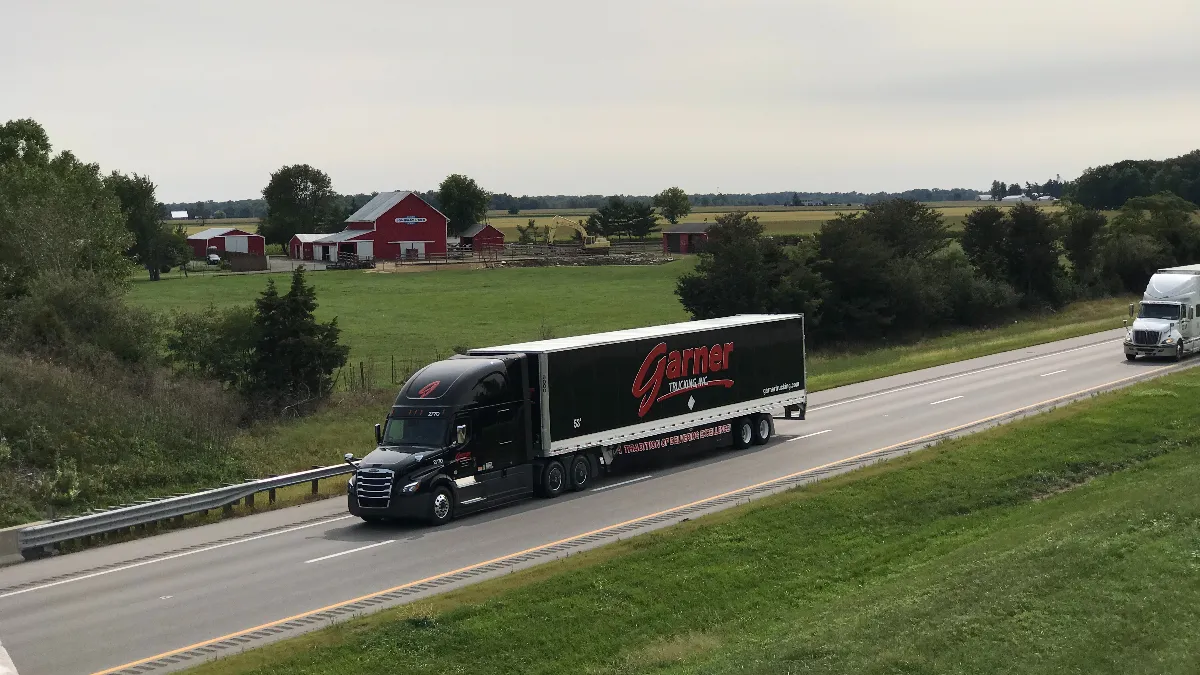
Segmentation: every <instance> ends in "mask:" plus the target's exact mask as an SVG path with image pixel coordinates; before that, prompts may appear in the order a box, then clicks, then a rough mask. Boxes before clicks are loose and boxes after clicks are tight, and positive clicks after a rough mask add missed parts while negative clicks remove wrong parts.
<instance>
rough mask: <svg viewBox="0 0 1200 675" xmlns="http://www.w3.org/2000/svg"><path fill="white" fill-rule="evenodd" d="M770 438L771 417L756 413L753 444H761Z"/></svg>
mask: <svg viewBox="0 0 1200 675" xmlns="http://www.w3.org/2000/svg"><path fill="white" fill-rule="evenodd" d="M769 440H771V418H770V417H769V416H767V415H758V416H756V418H755V420H754V444H755V445H762V444H764V443H766V442H767V441H769Z"/></svg>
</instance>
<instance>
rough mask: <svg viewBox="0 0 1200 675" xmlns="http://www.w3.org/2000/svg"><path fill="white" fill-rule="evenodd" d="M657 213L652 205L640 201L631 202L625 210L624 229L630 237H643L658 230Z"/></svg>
mask: <svg viewBox="0 0 1200 675" xmlns="http://www.w3.org/2000/svg"><path fill="white" fill-rule="evenodd" d="M657 223H658V215H657V214H656V213H654V207H653V206H651V205H650V204H646V203H642V202H633V203H631V204H629V205H628V207H627V210H626V229H625V231H626V232H627V233H628V234H629V236H630V237H637V238H638V239H645V238H646V237H648V236H650V235H651V234H653V233H655V232H658V231H659V227H658V224H657Z"/></svg>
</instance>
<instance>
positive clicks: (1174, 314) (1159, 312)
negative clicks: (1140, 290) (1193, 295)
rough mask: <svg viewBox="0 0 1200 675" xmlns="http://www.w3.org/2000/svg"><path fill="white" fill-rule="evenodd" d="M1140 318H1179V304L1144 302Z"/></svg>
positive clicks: (1139, 312)
mask: <svg viewBox="0 0 1200 675" xmlns="http://www.w3.org/2000/svg"><path fill="white" fill-rule="evenodd" d="M1138 318H1139V319H1178V318H1179V305H1166V304H1161V303H1153V302H1143V303H1142V308H1141V310H1140V311H1138Z"/></svg>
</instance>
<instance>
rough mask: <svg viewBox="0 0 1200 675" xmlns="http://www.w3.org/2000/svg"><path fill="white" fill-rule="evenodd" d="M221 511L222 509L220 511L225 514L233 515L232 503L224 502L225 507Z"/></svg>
mask: <svg viewBox="0 0 1200 675" xmlns="http://www.w3.org/2000/svg"><path fill="white" fill-rule="evenodd" d="M221 511H222V513H224V514H225V515H227V516H232V515H233V504H226V505H225V508H224V509H222V510H221Z"/></svg>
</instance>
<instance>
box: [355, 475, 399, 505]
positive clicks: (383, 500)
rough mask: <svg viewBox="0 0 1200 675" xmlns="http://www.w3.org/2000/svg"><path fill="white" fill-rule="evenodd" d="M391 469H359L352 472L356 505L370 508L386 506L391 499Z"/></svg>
mask: <svg viewBox="0 0 1200 675" xmlns="http://www.w3.org/2000/svg"><path fill="white" fill-rule="evenodd" d="M394 474H395V472H394V471H392V470H391V469H359V470H358V472H357V473H355V474H354V491H355V494H356V495H357V496H358V505H359V506H362V507H365V508H370V509H383V508H387V506H388V504H389V503H390V502H391V501H392V482H393V480H392V479H393V477H394Z"/></svg>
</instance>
